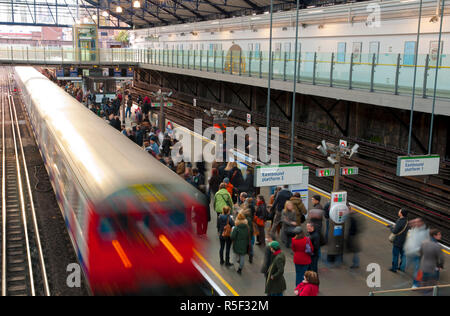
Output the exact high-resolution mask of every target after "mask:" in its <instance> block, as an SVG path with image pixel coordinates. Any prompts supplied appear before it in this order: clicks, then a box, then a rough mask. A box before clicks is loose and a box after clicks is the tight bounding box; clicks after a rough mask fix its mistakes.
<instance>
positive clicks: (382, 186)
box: [131, 85, 450, 244]
mask: <svg viewBox="0 0 450 316" xmlns="http://www.w3.org/2000/svg"><path fill="white" fill-rule="evenodd" d="M149 90H153V89H152V87H146V88H145V89H144V88H142V87H140V86H136V85H135V87H133V90H132V91H131V93H132V94H133V95H134V96H137V95H138V94H141V95H142V94H145V93H148V91H149ZM173 103H174V105H176V106H174V107H171V108H167V110H166V116H167V118H168V119H170V120H172V121H174V122H176V123H178V124H180V125H182V126H186V127H188V128H190V129H192V128H193V120H194V119H195V118H202V119H203V124H204V128H206V127H209V126H211V124H212V120H211V118H210V117H208V116H206V115H205V114H204V113H203V109H202V108H201V107H200V106H197V107H196V108H193V107H192V105H191V104H189V103H188V102H183V101H180V100H178V99H173ZM213 106H214V108H217V109H223V106H221V105H216V104H214V105H213ZM230 108H232V109H233V114H232V116H231V117H230V118H229V125H230V126H243V127H246V126H248V124H247V123H246V121H245V120H244V119H240V118H241V117H242V118H245V117H246V115H245V113H246V112H245V111H243V110H242V109H238V108H236V107H230ZM244 112H245V113H244ZM252 120H253V124H254V125H255V126H265V116H264V115H261V114H255V113H252ZM272 125H273V126H279V127H280V161H289V148H290V138H289V136H288V135H289V133H290V131H289V129H290V124H289V122H287V121H283V120H281V119H280V118H276V117H274V118H273V121H272ZM295 135H296V138H295V145H294V153H295V159H296V161H303V162H304V164H305V165H307V166H309V167H311V168H310V169H311V170H310V171H311V177H310V182H311V184H313V185H315V186H317V187H319V188H321V189H323V190H326V191H329V190H330V188H331V187H332V181H331V179H328V178H316V177H315V169H316V168H322V167H328V166H329V164H328V163H327V161H326V159H324V157H323V156H321V154H320V153H318V152H317V150H316V149H315V147H316V146H317V144H318V143H320V141H321V140H322V139H325V140H326V141H328V142H332V143H337V142H338V141H339V136H338V135H331V134H330V133H329V131H321V130H317V129H314V128H312V127H308V126H303V125H302V126H297V127H296V133H295ZM348 140H349V141H350V142H351V143H353V142H354V143H358V144H360V148H359V154H358V156H357V157H355V158H354V159H352V160H351V161H346V160H345V159H344V162H343V163H344V164H346V165H353V166H357V167H359V169H360V175H359V176H358V177H356V178H344V179H342V186H343V189H345V190H347V191H348V192H349V195H350V196H351V197H352V202H354V203H356V204H358V205H361V206H362V207H365V208H367V209H371V210H373V211H374V212H376V213H378V214H379V215H381V216H383V217H385V218H387V219H389V220H393V221H395V220H396V219H397V213H398V209H399V208H401V207H408V208H409V209H410V210H411V211H412V213H413V214H414V215H415V216H420V217H422V218H424V219H425V220H426V222H427V223H428V224H429V225H431V226H433V227H437V228H439V229H441V230H442V231H443V241H444V242H445V243H446V244H449V243H450V235H449V234H448V232H449V230H450V221H449V217H450V210H449V207H448V200H449V198H450V188H449V187H448V186H447V185H445V184H440V183H436V182H439V181H444V182H445V181H450V176H449V170H448V169H447V167H448V165H449V162H448V161H443V163H442V164H441V169H440V173H439V175H437V176H432V177H429V179H431V181H427V182H425V183H424V181H423V180H419V179H415V178H398V177H396V176H395V166H396V162H397V156H399V155H403V154H404V153H402V151H401V150H397V149H395V148H387V147H383V146H380V145H378V144H372V143H368V142H365V141H361V140H357V139H348Z"/></svg>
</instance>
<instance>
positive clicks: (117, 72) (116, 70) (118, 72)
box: [114, 67, 122, 77]
mask: <svg viewBox="0 0 450 316" xmlns="http://www.w3.org/2000/svg"><path fill="white" fill-rule="evenodd" d="M114 77H122V70H121V69H120V68H117V67H116V68H114Z"/></svg>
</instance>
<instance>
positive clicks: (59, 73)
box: [56, 69, 64, 78]
mask: <svg viewBox="0 0 450 316" xmlns="http://www.w3.org/2000/svg"><path fill="white" fill-rule="evenodd" d="M58 77H64V69H56V78H58Z"/></svg>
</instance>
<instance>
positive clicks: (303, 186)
mask: <svg viewBox="0 0 450 316" xmlns="http://www.w3.org/2000/svg"><path fill="white" fill-rule="evenodd" d="M289 190H291V192H292V194H294V193H297V192H298V193H300V196H301V197H302V201H303V204H304V205H305V207H306V209H308V202H309V196H308V191H309V167H303V174H302V183H299V184H291V185H290V186H289Z"/></svg>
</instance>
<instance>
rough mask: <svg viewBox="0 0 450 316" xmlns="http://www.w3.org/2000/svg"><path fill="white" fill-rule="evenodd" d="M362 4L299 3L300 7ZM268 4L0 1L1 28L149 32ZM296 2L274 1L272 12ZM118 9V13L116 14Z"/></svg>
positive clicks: (228, 0) (249, 0)
mask: <svg viewBox="0 0 450 316" xmlns="http://www.w3.org/2000/svg"><path fill="white" fill-rule="evenodd" d="M358 1H365V0H300V7H301V8H307V7H311V6H312V7H314V6H330V5H335V4H342V3H348V2H358ZM270 2H271V0H10V1H9V0H8V1H4V2H1V1H0V25H30V26H61V27H70V26H72V25H73V24H77V23H85V24H86V23H94V22H95V23H96V24H98V25H99V28H148V27H154V26H165V25H172V24H181V23H192V22H199V21H206V20H215V19H226V18H232V17H238V16H248V15H253V14H262V13H264V12H268V11H269V10H270ZM295 6H296V0H273V9H274V12H278V11H286V10H291V9H293V8H295ZM119 7H120V9H121V12H118V10H117V9H118V8H119Z"/></svg>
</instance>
